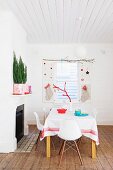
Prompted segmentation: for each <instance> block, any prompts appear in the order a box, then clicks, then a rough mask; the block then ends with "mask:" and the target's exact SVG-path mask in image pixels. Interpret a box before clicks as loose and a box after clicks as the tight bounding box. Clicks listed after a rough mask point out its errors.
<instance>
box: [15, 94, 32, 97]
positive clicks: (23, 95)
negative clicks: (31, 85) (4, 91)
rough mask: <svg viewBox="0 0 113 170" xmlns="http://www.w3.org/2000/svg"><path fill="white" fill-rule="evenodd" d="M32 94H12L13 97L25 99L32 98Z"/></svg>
mask: <svg viewBox="0 0 113 170" xmlns="http://www.w3.org/2000/svg"><path fill="white" fill-rule="evenodd" d="M31 95H32V94H12V96H15V97H25V96H31Z"/></svg>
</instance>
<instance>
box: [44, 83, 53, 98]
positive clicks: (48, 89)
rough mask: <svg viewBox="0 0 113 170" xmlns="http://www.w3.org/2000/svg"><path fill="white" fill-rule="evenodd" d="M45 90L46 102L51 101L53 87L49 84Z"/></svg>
mask: <svg viewBox="0 0 113 170" xmlns="http://www.w3.org/2000/svg"><path fill="white" fill-rule="evenodd" d="M44 88H45V91H46V100H50V99H51V98H52V96H53V92H52V89H51V85H50V84H49V83H48V84H47V85H46V86H45V87H44Z"/></svg>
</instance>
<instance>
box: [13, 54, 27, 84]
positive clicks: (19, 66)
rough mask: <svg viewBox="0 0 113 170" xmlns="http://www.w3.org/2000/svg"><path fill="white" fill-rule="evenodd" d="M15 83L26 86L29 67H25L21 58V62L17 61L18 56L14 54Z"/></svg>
mask: <svg viewBox="0 0 113 170" xmlns="http://www.w3.org/2000/svg"><path fill="white" fill-rule="evenodd" d="M13 55H14V58H13V82H14V83H17V84H25V83H26V81H27V67H26V66H25V65H24V63H23V61H22V58H21V56H20V58H19V62H18V60H17V59H16V54H15V53H13Z"/></svg>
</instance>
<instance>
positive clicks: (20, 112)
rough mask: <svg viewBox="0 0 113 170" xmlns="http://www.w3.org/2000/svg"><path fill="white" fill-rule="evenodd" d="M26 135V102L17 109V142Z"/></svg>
mask: <svg viewBox="0 0 113 170" xmlns="http://www.w3.org/2000/svg"><path fill="white" fill-rule="evenodd" d="M23 136H24V104H23V105H20V106H18V107H17V109H16V138H17V142H19V141H20V139H21V138H22V137H23Z"/></svg>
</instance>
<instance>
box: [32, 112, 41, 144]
mask: <svg viewBox="0 0 113 170" xmlns="http://www.w3.org/2000/svg"><path fill="white" fill-rule="evenodd" d="M34 115H35V118H36V125H37V129H38V130H39V136H38V139H37V141H36V144H38V140H39V139H40V136H41V132H42V130H43V125H42V124H41V123H40V119H39V116H38V114H37V113H36V112H34Z"/></svg>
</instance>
